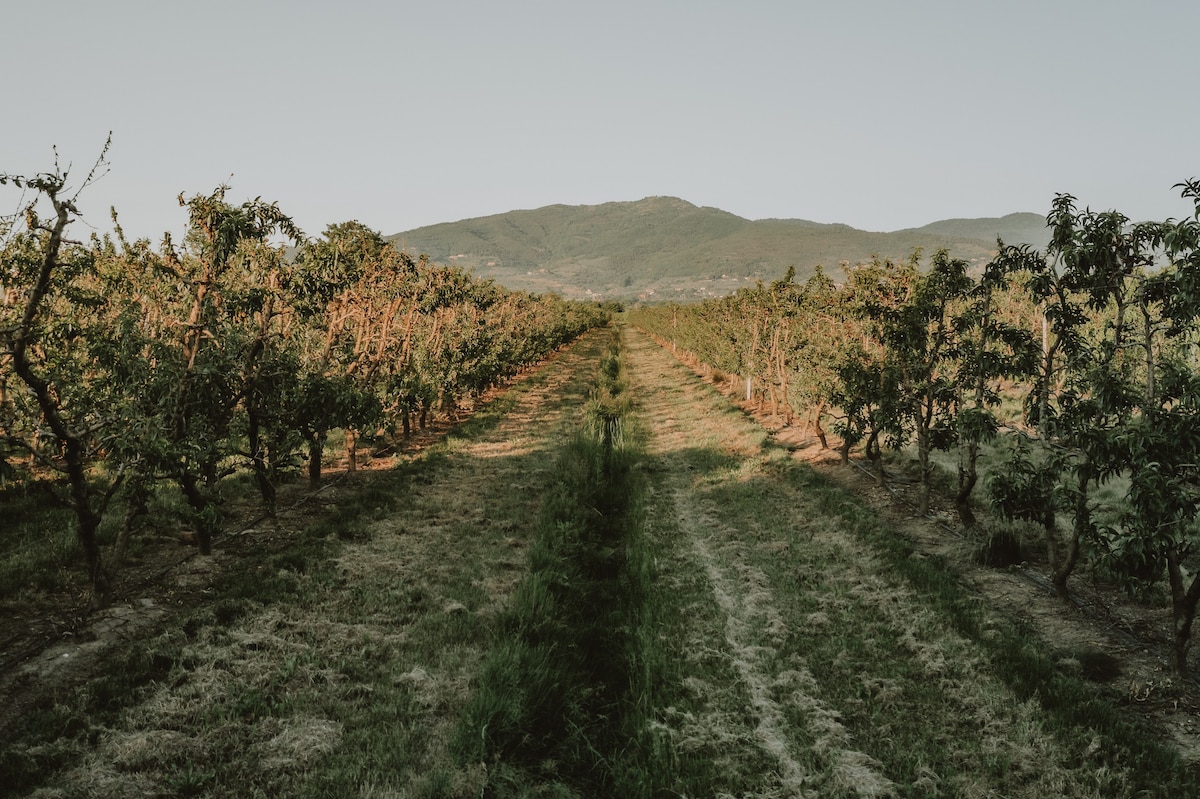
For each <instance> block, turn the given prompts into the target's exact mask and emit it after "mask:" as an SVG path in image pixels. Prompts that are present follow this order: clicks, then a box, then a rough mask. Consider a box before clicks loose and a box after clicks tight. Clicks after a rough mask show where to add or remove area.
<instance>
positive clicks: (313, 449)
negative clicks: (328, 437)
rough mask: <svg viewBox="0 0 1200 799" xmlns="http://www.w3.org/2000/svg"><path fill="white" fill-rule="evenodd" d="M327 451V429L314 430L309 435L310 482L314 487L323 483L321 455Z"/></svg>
mask: <svg viewBox="0 0 1200 799" xmlns="http://www.w3.org/2000/svg"><path fill="white" fill-rule="evenodd" d="M324 451H325V431H324V430H321V431H318V432H313V433H311V434H310V435H309V436H308V484H309V486H310V487H312V488H317V487H319V486H320V485H321V455H322V454H323V453H324Z"/></svg>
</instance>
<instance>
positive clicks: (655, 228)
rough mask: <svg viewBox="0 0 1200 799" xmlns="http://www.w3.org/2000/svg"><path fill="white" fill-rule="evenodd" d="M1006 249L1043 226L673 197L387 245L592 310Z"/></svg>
mask: <svg viewBox="0 0 1200 799" xmlns="http://www.w3.org/2000/svg"><path fill="white" fill-rule="evenodd" d="M997 236H1001V237H1003V239H1004V240H1005V242H1006V243H1009V244H1031V245H1034V246H1044V245H1045V244H1046V242H1048V241H1049V237H1048V232H1047V229H1046V223H1045V219H1044V218H1043V217H1040V216H1038V215H1037V214H1031V213H1024V214H1010V215H1008V216H1005V217H1002V218H1000V219H958V220H946V221H944V222H936V223H933V224H930V225H926V226H925V227H921V228H914V229H911V230H901V231H896V232H894V233H872V232H868V231H863V230H857V229H855V228H852V227H850V226H848V225H840V224H821V223H817V222H809V221H805V220H801V219H763V220H755V221H752V220H748V219H743V218H741V217H739V216H735V215H733V214H730V213H727V212H725V211H721V210H718V209H716V208H700V207H697V206H695V205H692V204H691V203H688V202H686V201H684V200H681V199H678V198H675V197H647V198H646V199H643V200H639V201H637V202H612V203H604V204H602V205H589V206H567V205H552V206H547V207H545V208H539V209H536V210H528V211H510V212H508V213H505V214H498V215H495V216H488V217H481V218H477V219H466V220H462V221H460V222H448V223H445V224H440V225H431V226H429V227H423V228H417V229H415V230H409V231H406V232H403V233H397V234H395V235H393V236H389V237H388V240H389V241H392V242H394V243H395V244H396V245H397V246H398V247H400V248H401V249H402V250H404V251H405V252H408V253H410V254H413V255H415V254H417V253H427V254H428V255H429V257H430V258H431V259H432V260H433V261H435V262H440V263H448V264H454V265H456V266H459V267H463V268H466V269H469V270H470V271H471V273H472V274H474V275H476V276H479V277H488V278H493V279H495V280H496V281H497V282H498V283H501V284H502V285H505V286H507V287H509V288H513V289H522V290H528V291H554V292H557V293H560V294H561V295H562V296H564V297H569V298H576V299H580V298H587V299H599V298H603V299H613V298H617V299H639V298H640V299H645V300H651V301H654V300H663V299H674V300H683V301H686V300H690V299H703V298H704V297H712V296H720V295H724V294H729V293H732V292H733V291H736V290H737V289H738V288H740V287H742V286H745V285H746V284H747V283H752V282H753V281H755V280H766V281H769V280H774V279H775V278H777V277H779V276H780V275H782V274H783V273H784V272H785V271H786V270H787V268H788V267H789V266H794V267H795V268H796V273H797V275H798V276H799V277H800V278H801V279H804V278H806V277H808V275H810V274H812V272H813V270H814V269H815V268H816V267H817V266H818V265H820V266H823V267H824V268H825V271H826V273H827V274H838V273H839V272H840V270H841V265H842V264H843V262H845V263H849V264H854V263H857V262H859V261H863V260H870V259H871V258H872V257H873V256H876V255H878V256H881V257H887V258H894V259H903V258H906V257H907V256H908V255H909V254H911V253H912V251H913V250H915V249H917V248H921V249H923V250H925V251H926V252H933V251H934V250H937V249H939V248H946V249H950V250H952V251H953V252H954V253H955V255H956V256H957V257H960V258H964V259H966V260H967V261H969V262H971V263H977V264H982V263H984V262H986V261H987V260H988V259H989V258H991V256H992V254H993V253H994V252H995V249H996V238H997Z"/></svg>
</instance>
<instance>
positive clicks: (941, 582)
mask: <svg viewBox="0 0 1200 799" xmlns="http://www.w3.org/2000/svg"><path fill="white" fill-rule="evenodd" d="M770 472H772V473H774V474H775V476H776V479H778V480H779V485H781V486H786V487H788V488H789V489H790V490H791V491H792V492H793V493H794V494H795V495H796V496H802V497H803V498H804V502H805V503H807V504H808V505H809V508H810V510H809V515H810V516H811V517H812V518H815V519H826V520H829V521H833V520H836V523H838V524H839V525H841V526H842V528H843V529H844V530H846V531H847V532H848V533H850V534H851V535H853V536H854V537H855V538H857V539H858V540H859V541H860V542H861V543H862V544H863V545H865V546H866V547H867V548H869V550H870V551H871V552H873V553H875V555H876V556H877V557H878V558H880V560H881V565H882V566H883V567H884V568H885V569H886V570H887V571H888V572H889V573H891V574H894V575H896V576H897V577H898V578H900V579H901V580H902V581H903V583H905V584H907V585H908V586H909V587H910V588H911V590H912V591H913V592H914V593H915V594H916V595H917V596H919V597H920V599H921V602H922V603H923V604H924V605H925V606H926V607H927V608H928V609H929V610H930V611H932V614H933V616H932V618H930V619H929V620H927V621H924V622H922V621H920V620H919V619H917V620H915V621H914V622H913V623H914V625H915V626H914V627H913V628H911V629H910V630H909V631H907V632H904V631H901V630H898V629H893V628H892V627H891V626H890V624H889V622H888V621H887V619H886V617H880V618H871V614H870V613H864V612H862V611H852V612H851V613H850V615H848V616H847V617H846V618H845V619H844V620H842V619H841V617H840V615H839V614H835V613H834V612H832V611H830V612H829V613H828V616H829V617H830V618H829V619H828V620H827V621H826V622H825V626H824V627H822V628H821V629H820V631H819V633H818V634H816V635H808V634H806V635H804V636H801V639H800V640H801V641H802V642H803V653H804V657H805V658H806V659H807V661H808V662H809V664H810V666H811V667H812V669H813V671H814V673H817V674H821V675H822V680H821V682H822V685H823V687H824V688H825V690H826V691H827V692H828V694H827V699H828V700H829V701H831V702H833V703H834V704H835V705H837V706H840V707H841V708H842V709H843V714H844V719H843V720H844V722H845V723H846V724H847V726H849V727H852V728H853V727H865V728H870V727H873V726H875V725H883V728H884V729H887V730H889V734H888V735H886V736H884V735H879V736H875V737H874V740H872V741H870V742H869V743H866V742H864V743H865V745H866V750H867V751H868V752H869V753H870V754H871V756H872V757H875V758H877V759H878V760H879V761H880V762H881V763H883V764H884V765H885V766H886V772H887V773H888V775H889V776H890V777H892V779H894V780H896V781H897V783H898V784H900V785H902V786H904V788H902V789H901V795H906V796H907V795H911V796H920V795H922V793H921V789H920V788H919V787H914V786H919V785H920V784H921V779H922V776H923V775H926V774H929V773H932V772H937V773H940V774H942V775H943V776H946V775H948V774H951V773H954V772H955V771H956V770H958V769H963V770H962V771H961V772H960V774H961V775H962V776H961V777H959V779H969V778H968V777H967V775H968V774H969V773H970V771H971V770H973V769H978V770H979V773H980V774H981V775H982V776H984V777H985V778H986V779H987V780H988V781H989V782H991V784H993V785H999V786H1005V789H1006V790H1014V791H1018V790H1023V789H1024V788H1026V787H1027V786H1026V785H1025V781H1027V780H1029V779H1031V778H1032V774H1033V772H1034V771H1037V770H1039V769H1040V770H1041V772H1042V775H1041V776H1042V777H1043V778H1047V774H1048V773H1049V772H1051V771H1052V770H1053V769H1069V770H1070V771H1072V772H1073V775H1072V776H1067V775H1066V774H1064V779H1067V780H1070V781H1076V782H1077V783H1083V784H1087V783H1091V785H1092V786H1093V787H1092V790H1094V791H1097V793H1096V795H1102V796H1146V797H1174V796H1186V795H1190V793H1192V792H1194V791H1195V790H1196V788H1195V786H1196V780H1197V778H1198V777H1200V773H1198V772H1197V770H1196V768H1195V767H1190V766H1187V765H1185V764H1184V763H1182V761H1181V760H1180V758H1179V756H1178V754H1177V752H1175V751H1174V750H1173V749H1172V748H1171V747H1170V746H1168V745H1166V744H1165V743H1162V742H1161V735H1162V733H1161V731H1155V730H1150V729H1147V728H1146V727H1145V726H1144V725H1143V724H1142V723H1140V722H1138V721H1137V720H1136V719H1134V718H1132V717H1131V716H1130V715H1129V714H1128V712H1123V711H1122V710H1121V709H1120V708H1119V707H1118V706H1117V705H1116V703H1115V697H1114V695H1113V693H1112V692H1111V691H1106V690H1105V688H1104V687H1102V686H1100V685H1097V684H1095V683H1092V682H1090V681H1088V680H1087V679H1086V678H1085V677H1084V676H1082V675H1081V674H1079V673H1077V672H1075V671H1072V670H1071V669H1070V668H1068V667H1065V666H1064V665H1063V661H1064V658H1068V659H1069V657H1070V654H1071V653H1069V652H1065V651H1060V650H1057V649H1056V648H1055V646H1054V645H1053V643H1052V642H1048V641H1046V640H1044V639H1042V638H1041V637H1040V636H1039V635H1038V634H1037V632H1036V631H1034V630H1033V629H1032V628H1030V627H1029V626H1027V625H1025V624H1023V623H1021V622H1019V621H1016V620H1013V619H1008V618H1003V617H1000V616H998V615H997V614H995V613H993V612H990V611H989V609H988V608H987V607H986V606H985V605H984V603H983V602H982V600H981V599H980V597H979V596H977V595H976V594H975V593H974V592H972V591H970V590H969V589H968V588H966V587H965V586H964V585H963V584H962V582H961V580H960V578H959V576H958V573H957V571H956V569H955V568H954V567H953V565H952V564H950V563H949V562H947V561H946V560H945V559H943V558H941V557H939V556H937V555H931V554H928V553H922V552H918V551H917V548H916V546H915V545H914V544H913V543H912V542H911V541H910V540H909V539H908V538H906V537H905V536H903V535H898V534H897V531H896V530H895V529H894V527H892V526H890V525H889V524H888V523H887V522H886V521H885V520H883V519H881V518H880V517H879V515H878V514H877V513H876V512H875V511H873V510H871V509H870V508H868V507H866V506H864V505H863V503H862V501H861V500H860V499H859V498H858V497H856V496H854V495H853V494H851V493H850V492H849V491H848V490H846V489H844V488H842V487H840V486H838V485H836V484H834V483H833V482H831V481H830V480H828V479H826V478H825V477H823V476H822V475H820V474H818V473H816V472H814V471H813V470H812V469H810V468H808V467H807V466H803V465H799V464H795V463H793V462H791V461H789V460H785V459H774V460H773V461H772V463H771V464H770ZM771 482H774V479H773V480H772V481H771ZM729 504H730V505H735V504H736V502H735V501H734V500H733V499H732V498H729ZM742 507H745V506H744V505H743V506H742ZM803 537H804V536H803V535H801V536H800V537H798V538H796V539H794V545H795V546H797V547H799V548H800V549H803V546H804V545H803ZM761 565H762V566H763V567H764V568H766V569H769V570H770V569H778V568H779V567H780V566H781V565H783V564H781V563H780V562H779V561H778V559H774V560H772V559H770V558H763V559H762V560H761ZM785 568H787V567H786V566H785ZM789 576H790V577H791V578H792V579H797V577H798V578H799V585H798V586H797V588H799V589H800V590H799V591H798V593H797V594H796V595H795V596H796V601H797V602H798V603H799V604H800V605H802V604H804V597H805V595H806V594H808V593H809V592H810V591H817V592H820V593H822V594H823V593H824V592H826V591H828V590H830V589H829V588H828V587H827V586H824V585H823V581H822V580H821V578H820V577H819V576H818V575H817V574H816V573H813V572H809V571H808V570H805V569H801V570H799V571H796V570H794V569H793V571H792V572H791V574H790V575H789ZM810 583H811V585H810ZM817 595H820V594H817ZM814 596H816V595H814ZM842 600H843V601H844V602H846V603H849V604H850V605H852V606H855V607H857V605H858V604H860V602H862V597H858V598H855V597H853V596H847V597H842ZM883 601H884V602H886V601H889V600H883ZM798 607H799V605H798ZM867 607H870V605H868V606H867ZM818 610H819V606H818V605H812V606H811V607H808V606H807V605H806V606H805V607H803V608H799V609H798V610H794V611H793V613H795V614H796V615H797V616H801V615H803V614H804V613H811V612H817V611H818ZM856 614H857V615H856ZM885 615H886V614H885ZM934 619H941V620H942V623H943V624H945V625H946V627H948V628H949V629H950V630H952V631H953V632H954V633H956V634H957V635H959V636H961V637H962V639H964V643H965V642H969V648H965V649H962V650H961V652H959V653H958V656H961V657H963V658H975V657H977V656H982V659H983V663H982V669H983V672H984V673H987V674H989V675H990V676H991V677H992V678H994V679H995V680H997V681H998V682H999V683H1000V684H1002V685H1004V686H1007V688H1008V690H1009V691H1011V695H1012V697H1013V698H1014V699H1015V700H1016V701H1017V702H1020V703H1022V704H1025V705H1029V706H1030V707H1036V708H1037V709H1038V710H1039V711H1040V713H1039V718H1040V724H1041V725H1042V727H1043V728H1044V729H1046V731H1048V732H1050V733H1051V734H1052V735H1053V736H1054V738H1056V739H1057V740H1058V741H1059V742H1060V746H1061V749H1062V750H1063V751H1067V752H1074V753H1077V754H1076V758H1077V759H1076V760H1074V761H1069V762H1060V763H1058V764H1052V763H1050V762H1044V763H1041V764H1040V766H1031V764H1030V763H1029V762H1021V761H1018V760H1014V759H1013V758H1014V757H1020V758H1022V761H1023V760H1024V758H1025V757H1028V758H1034V759H1035V758H1036V757H1037V755H1036V754H1034V753H1035V752H1036V751H1038V744H1037V740H1036V733H1032V732H1030V733H1021V732H1020V731H1018V730H1015V729H1014V727H1013V726H1011V721H1009V722H1005V721H1002V720H1001V719H1000V718H996V719H994V720H993V723H996V724H998V725H1002V726H1001V727H998V729H1006V730H1012V731H1013V733H1015V734H1016V736H1015V738H1014V741H1015V742H1016V745H1015V746H1014V747H1012V748H1011V749H1008V750H1006V749H1005V748H1002V747H989V746H988V745H987V742H986V741H985V740H983V739H982V738H980V739H979V740H976V739H975V738H974V734H975V731H976V730H978V725H979V724H980V723H981V722H980V720H979V719H975V720H972V719H969V718H958V719H955V718H954V715H955V704H954V702H955V701H956V700H951V699H950V698H949V697H947V696H946V695H945V686H946V685H953V684H954V683H955V681H956V680H970V679H972V678H971V677H970V676H969V675H970V673H971V670H972V669H973V668H974V667H969V666H967V665H966V664H965V662H962V663H960V662H953V661H950V660H947V663H946V665H945V667H944V671H939V669H940V668H942V667H939V666H938V665H937V664H936V663H935V664H934V665H933V672H934V673H936V674H939V675H940V676H939V677H938V678H936V679H933V680H926V688H925V689H924V691H922V689H920V688H918V687H917V686H919V685H920V684H921V681H922V676H921V675H923V674H926V673H927V670H928V668H929V664H920V663H918V662H916V661H914V663H913V664H908V663H907V659H908V657H909V654H908V653H909V652H910V651H911V650H912V648H913V647H917V648H918V651H917V653H916V654H917V658H916V660H919V659H920V649H921V648H924V649H925V651H926V652H927V653H932V656H933V657H935V658H936V657H946V658H951V657H955V655H954V654H953V653H954V651H955V650H954V649H946V650H943V649H942V648H941V647H942V645H941V644H935V643H934V641H935V639H936V636H937V635H938V634H937V633H936V631H935V630H936V626H935V625H936V622H934ZM843 623H848V624H849V625H850V626H847V627H842V624H843ZM855 625H857V626H855ZM902 632H903V634H902ZM909 634H915V635H916V642H914V640H913V639H912V638H906V637H905V636H907V635H909ZM926 636H930V637H929V638H928V639H927V638H926ZM947 643H949V641H948V640H947ZM935 646H936V647H937V648H936V649H935V648H934V647H935ZM972 650H973V651H974V652H976V653H978V655H974V654H971V652H972ZM888 652H891V653H894V654H892V655H890V656H886V660H885V659H883V658H881V655H882V654H883V653H888ZM897 655H899V657H897ZM885 663H886V664H887V665H886V666H885V665H884V664H885ZM914 666H915V667H916V668H915V670H914V668H913V667H914ZM864 674H869V675H871V676H872V677H875V678H880V680H877V681H876V682H879V684H882V685H885V686H886V685H893V684H908V685H910V686H912V687H911V689H906V691H905V693H906V694H908V693H909V690H911V694H910V695H909V696H908V697H907V698H906V699H900V698H899V697H887V696H886V694H887V691H886V690H883V692H882V694H881V693H880V691H881V689H880V688H879V686H878V685H877V684H875V683H872V682H871V681H869V680H867V681H864V677H863V675H864ZM881 675H882V677H881ZM893 681H894V683H893ZM881 697H883V698H881ZM1004 706H1005V705H1004V703H1001V705H998V706H997V709H999V708H1002V707H1004ZM938 708H942V710H940V711H939V710H938ZM940 713H945V714H947V717H946V718H943V719H941V720H939V721H937V722H935V721H934V720H935V719H937V718H938V716H939V714H940ZM981 715H983V714H981ZM1021 717H1022V715H1021V714H1020V713H1017V715H1015V716H1014V719H1013V720H1016V719H1020V718H1021ZM1018 723H1019V722H1018ZM956 724H957V725H958V726H959V727H960V728H961V730H960V731H961V735H960V736H958V737H957V739H956V735H955V733H954V732H953V729H954V727H955V725H956ZM939 725H940V726H945V727H946V728H947V729H948V730H949V732H947V733H946V734H937V733H934V732H933V731H934V730H935V729H936V728H937V726H939ZM1024 734H1029V735H1030V736H1031V737H1030V739H1029V741H1027V742H1024V743H1023V742H1022V737H1021V736H1022V735H1024ZM979 744H983V745H982V746H980V745H979ZM939 747H940V748H939ZM1022 747H1025V748H1026V750H1027V753H1026V752H1022V751H1021V750H1022ZM976 750H977V751H976ZM968 752H974V755H973V756H974V757H975V758H977V759H975V760H974V762H973V764H971V765H970V766H969V768H968V767H967V766H968V764H967V762H966V761H965V760H964V758H965V757H967V754H966V753H968ZM1014 752H1016V753H1017V755H1014V754H1013V753H1014ZM1089 795H1090V794H1089Z"/></svg>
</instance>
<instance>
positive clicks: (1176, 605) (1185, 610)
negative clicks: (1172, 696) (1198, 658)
mask: <svg viewBox="0 0 1200 799" xmlns="http://www.w3.org/2000/svg"><path fill="white" fill-rule="evenodd" d="M1167 574H1168V576H1169V577H1170V581H1171V621H1172V627H1173V629H1172V639H1171V665H1172V666H1173V667H1174V668H1175V673H1176V674H1178V675H1179V676H1180V677H1184V678H1186V677H1187V676H1188V650H1190V649H1191V648H1192V622H1193V621H1195V619H1196V605H1197V603H1200V574H1197V575H1194V576H1193V577H1192V582H1191V583H1190V584H1188V585H1185V584H1184V574H1183V568H1182V564H1181V558H1180V553H1179V550H1178V548H1177V547H1169V548H1168V549H1167Z"/></svg>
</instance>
